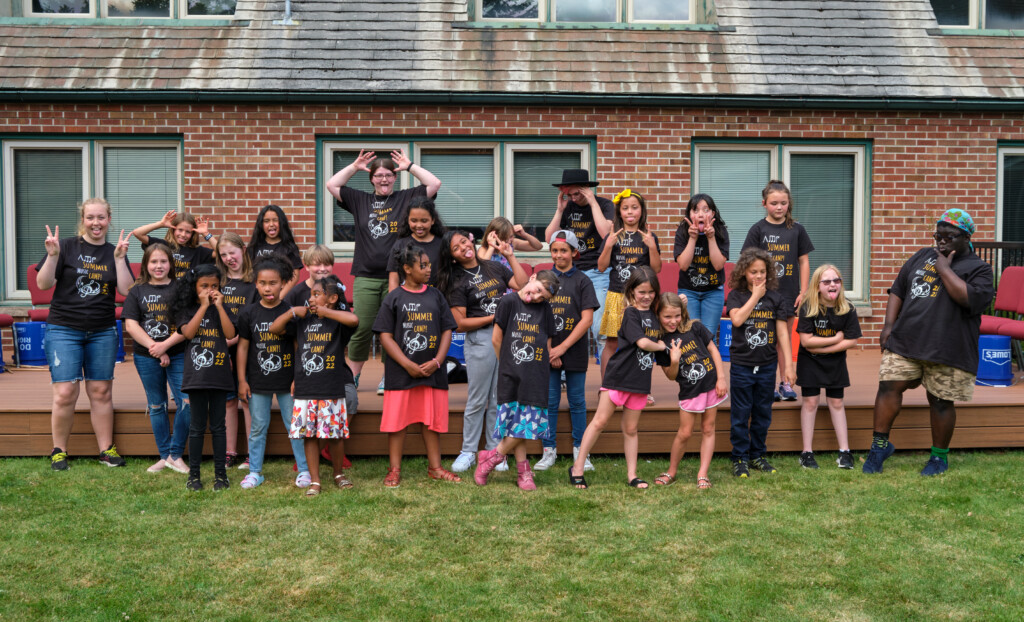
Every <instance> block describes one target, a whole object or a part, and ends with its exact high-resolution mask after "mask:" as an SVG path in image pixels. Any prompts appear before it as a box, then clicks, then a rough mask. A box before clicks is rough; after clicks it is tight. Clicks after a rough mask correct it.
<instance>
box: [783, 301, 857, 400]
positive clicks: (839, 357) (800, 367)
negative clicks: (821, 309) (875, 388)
mask: <svg viewBox="0 0 1024 622" xmlns="http://www.w3.org/2000/svg"><path fill="white" fill-rule="evenodd" d="M800 310H801V313H800V319H799V320H797V323H796V332H798V333H809V334H811V335H814V336H815V337H834V336H835V334H836V333H837V332H839V331H842V332H843V338H844V339H858V338H860V336H861V332H860V322H859V321H858V320H857V310H856V309H854V308H853V306H851V307H850V311H849V312H848V313H844V314H843V315H836V312H835V309H832V308H831V307H826V308H825V313H824V315H817V316H815V317H808V316H806V315H804V314H803V306H802V305H801V309H800ZM796 383H797V384H798V385H800V386H801V387H818V388H825V389H830V388H831V389H837V388H839V387H848V386H850V374H849V372H848V371H847V369H846V350H843V351H842V352H832V353H830V354H813V353H811V352H808V351H807V349H806V348H804V346H803V345H802V344H801V345H800V352H799V354H798V355H797V358H796Z"/></svg>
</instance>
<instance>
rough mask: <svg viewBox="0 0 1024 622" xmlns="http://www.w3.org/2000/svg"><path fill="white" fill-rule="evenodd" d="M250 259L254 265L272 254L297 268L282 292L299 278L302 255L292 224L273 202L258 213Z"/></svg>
mask: <svg viewBox="0 0 1024 622" xmlns="http://www.w3.org/2000/svg"><path fill="white" fill-rule="evenodd" d="M246 253H247V254H248V255H249V261H250V262H252V264H253V265H255V264H256V262H257V261H259V260H260V259H261V258H263V257H266V256H268V255H272V254H275V253H276V254H278V255H281V256H282V257H284V259H285V261H287V262H288V263H290V264H291V265H292V269H293V270H295V275H294V277H293V278H292V279H291V280H290V281H288V282H287V283H285V284H284V290H283V292H282V294H287V293H288V290H289V289H291V288H292V286H293V285H295V281H296V280H297V279H298V276H299V270H301V269H302V255H301V254H300V253H299V247H298V245H296V244H295V236H294V235H293V234H292V228H291V225H289V224H288V217H287V216H285V215H284V210H283V209H281V208H280V207H278V206H277V205H274V204H273V203H271V204H270V205H265V206H264V207H263V209H261V210H260V212H259V214H257V215H256V224H255V225H253V228H252V237H251V238H249V248H247V249H246Z"/></svg>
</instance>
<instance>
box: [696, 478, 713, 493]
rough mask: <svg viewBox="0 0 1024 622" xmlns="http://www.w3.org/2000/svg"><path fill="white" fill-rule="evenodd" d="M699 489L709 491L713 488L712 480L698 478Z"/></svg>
mask: <svg viewBox="0 0 1024 622" xmlns="http://www.w3.org/2000/svg"><path fill="white" fill-rule="evenodd" d="M697 488H698V489H700V490H707V489H708V488H711V480H709V479H708V478H706V477H698V478H697Z"/></svg>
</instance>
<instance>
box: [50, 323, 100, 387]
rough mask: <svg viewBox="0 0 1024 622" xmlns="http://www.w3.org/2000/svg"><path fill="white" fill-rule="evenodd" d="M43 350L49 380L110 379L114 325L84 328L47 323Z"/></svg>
mask: <svg viewBox="0 0 1024 622" xmlns="http://www.w3.org/2000/svg"><path fill="white" fill-rule="evenodd" d="M45 349H46V362H47V363H48V364H49V365H50V382H78V381H80V380H113V379H114V361H115V360H116V359H117V327H116V326H111V327H110V328H104V329H101V330H89V331H85V330H77V329H74V328H68V327H67V326H57V325H56V324H47V325H46V345H45ZM83 372H84V374H83Z"/></svg>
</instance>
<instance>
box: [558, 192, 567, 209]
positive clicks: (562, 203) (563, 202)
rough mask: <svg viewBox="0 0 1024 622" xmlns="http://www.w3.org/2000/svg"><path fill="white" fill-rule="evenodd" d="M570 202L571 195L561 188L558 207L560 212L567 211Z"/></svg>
mask: <svg viewBox="0 0 1024 622" xmlns="http://www.w3.org/2000/svg"><path fill="white" fill-rule="evenodd" d="M568 204H569V196H568V195H567V194H565V193H564V192H562V191H561V189H559V191H558V207H557V208H556V209H558V211H559V212H564V211H565V206H566V205H568Z"/></svg>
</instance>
